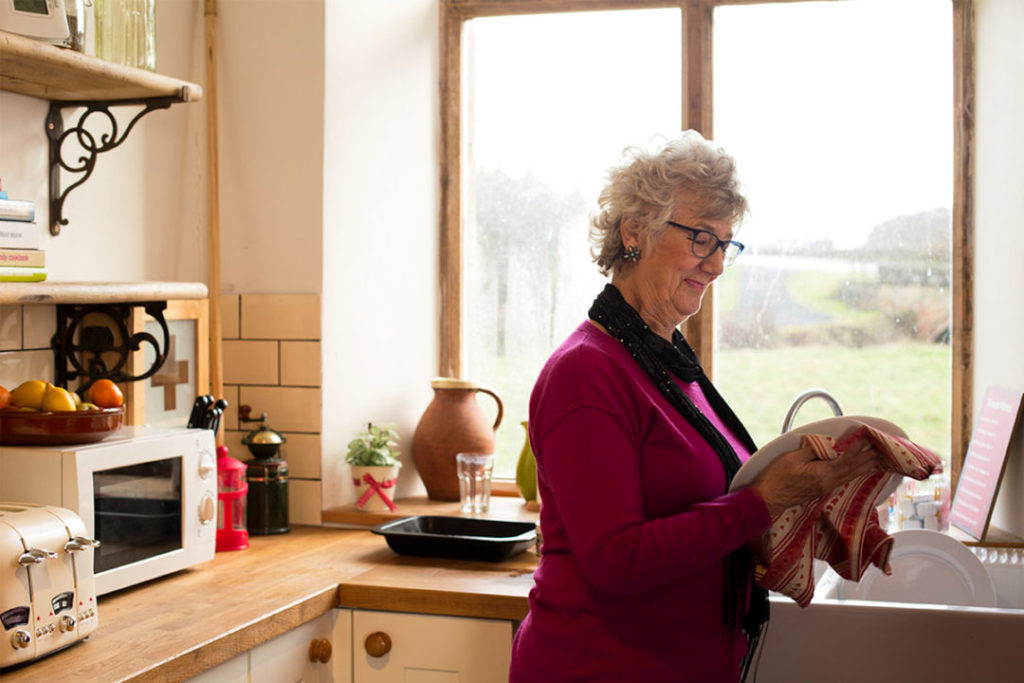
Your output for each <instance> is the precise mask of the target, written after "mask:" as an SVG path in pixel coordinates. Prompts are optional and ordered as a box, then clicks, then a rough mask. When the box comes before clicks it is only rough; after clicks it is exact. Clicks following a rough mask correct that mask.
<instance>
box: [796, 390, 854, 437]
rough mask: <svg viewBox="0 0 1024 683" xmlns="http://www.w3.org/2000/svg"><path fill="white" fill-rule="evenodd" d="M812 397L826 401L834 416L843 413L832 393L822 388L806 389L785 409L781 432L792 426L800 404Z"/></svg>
mask: <svg viewBox="0 0 1024 683" xmlns="http://www.w3.org/2000/svg"><path fill="white" fill-rule="evenodd" d="M812 398H820V399H824V401H825V402H826V403H828V406H829V408H831V409H832V414H833V415H835V416H836V417H839V416H840V415H842V414H843V411H842V410H840V408H839V401H837V400H836V399H835V397H834V396H833V395H832V394H830V393H828V392H827V391H825V390H824V389H808V390H807V391H805V392H804V393H802V394H800V395H799V396H797V397H796V398H795V399H793V403H791V404H790V406H789V410H787V411H786V419H784V420H783V421H782V433H783V434H785V433H786V432H788V431H789V430H790V428H791V427H792V426H793V420H794V419H795V418H796V413H797V411H798V410H800V408H801V406H803V404H805V403H807V402H808V401H809V400H811V399H812Z"/></svg>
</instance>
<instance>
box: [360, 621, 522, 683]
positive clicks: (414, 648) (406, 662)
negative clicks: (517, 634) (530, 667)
mask: <svg viewBox="0 0 1024 683" xmlns="http://www.w3.org/2000/svg"><path fill="white" fill-rule="evenodd" d="M368 641H369V642H368ZM382 650H386V651H385V652H382ZM511 660H512V622H510V621H501V620H495V619H471V618H467V617H444V616H436V615H426V614H406V613H401V612H371V611H365V610H355V611H354V612H353V614H352V680H353V683H384V682H389V683H390V682H394V683H505V682H506V681H508V667H509V663H510V662H511Z"/></svg>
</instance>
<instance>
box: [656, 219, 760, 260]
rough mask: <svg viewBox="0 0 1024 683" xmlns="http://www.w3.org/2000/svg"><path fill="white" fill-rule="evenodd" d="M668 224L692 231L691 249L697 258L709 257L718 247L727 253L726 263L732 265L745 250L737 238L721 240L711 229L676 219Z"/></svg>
mask: <svg viewBox="0 0 1024 683" xmlns="http://www.w3.org/2000/svg"><path fill="white" fill-rule="evenodd" d="M668 224H669V225H671V226H673V227H675V228H679V229H680V230H685V231H686V232H688V233H690V251H692V252H693V255H694V256H696V257H697V258H708V257H709V256H711V255H712V254H714V253H715V250H716V249H721V250H722V253H723V254H725V265H727V266H728V265H731V264H732V263H733V261H735V260H736V257H737V256H739V255H740V253H741V252H742V251H743V243H742V242H737V241H736V240H720V239H718V235H716V234H715V233H713V232H711V231H710V230H701V229H700V228H691V227H690V226H688V225H683V224H682V223H676V222H675V221H668Z"/></svg>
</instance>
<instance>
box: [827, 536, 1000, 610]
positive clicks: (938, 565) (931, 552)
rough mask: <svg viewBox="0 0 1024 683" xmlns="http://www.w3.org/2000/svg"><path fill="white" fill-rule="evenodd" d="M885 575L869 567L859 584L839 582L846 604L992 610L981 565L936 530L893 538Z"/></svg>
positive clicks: (993, 596) (993, 598)
mask: <svg viewBox="0 0 1024 683" xmlns="http://www.w3.org/2000/svg"><path fill="white" fill-rule="evenodd" d="M892 538H893V546H892V553H891V554H890V555H889V565H890V566H891V567H892V575H891V576H886V575H885V574H884V573H883V572H882V571H881V570H880V569H878V567H875V566H871V567H868V569H867V570H866V571H865V572H864V576H862V577H861V580H860V582H859V583H854V582H853V581H842V582H841V583H840V584H839V590H838V593H837V597H839V598H842V599H845V600H875V601H880V602H913V603H927V604H938V605H970V606H974V607H995V606H996V591H995V588H994V587H993V585H992V577H991V576H989V574H988V572H987V571H986V570H985V565H984V564H982V562H981V560H979V559H978V558H977V557H975V556H974V553H972V552H971V551H970V549H969V548H967V547H966V546H965V545H963V544H962V543H960V542H959V541H957V540H956V539H954V538H951V537H949V536H947V535H945V534H942V533H939V532H938V531H931V530H929V529H907V530H904V531H897V532H896V533H894V534H893V535H892Z"/></svg>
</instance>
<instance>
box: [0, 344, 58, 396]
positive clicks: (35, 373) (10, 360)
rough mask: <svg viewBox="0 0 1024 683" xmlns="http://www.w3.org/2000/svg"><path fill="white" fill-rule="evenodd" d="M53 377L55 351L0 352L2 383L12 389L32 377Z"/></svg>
mask: <svg viewBox="0 0 1024 683" xmlns="http://www.w3.org/2000/svg"><path fill="white" fill-rule="evenodd" d="M52 377H53V351H50V350H49V349H46V350H36V351H3V352H0V385H2V386H3V387H5V388H6V389H8V390H10V389H13V388H14V387H16V386H18V385H19V384H21V383H22V382H27V381H28V380H30V379H42V380H49V379H51V378H52Z"/></svg>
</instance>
